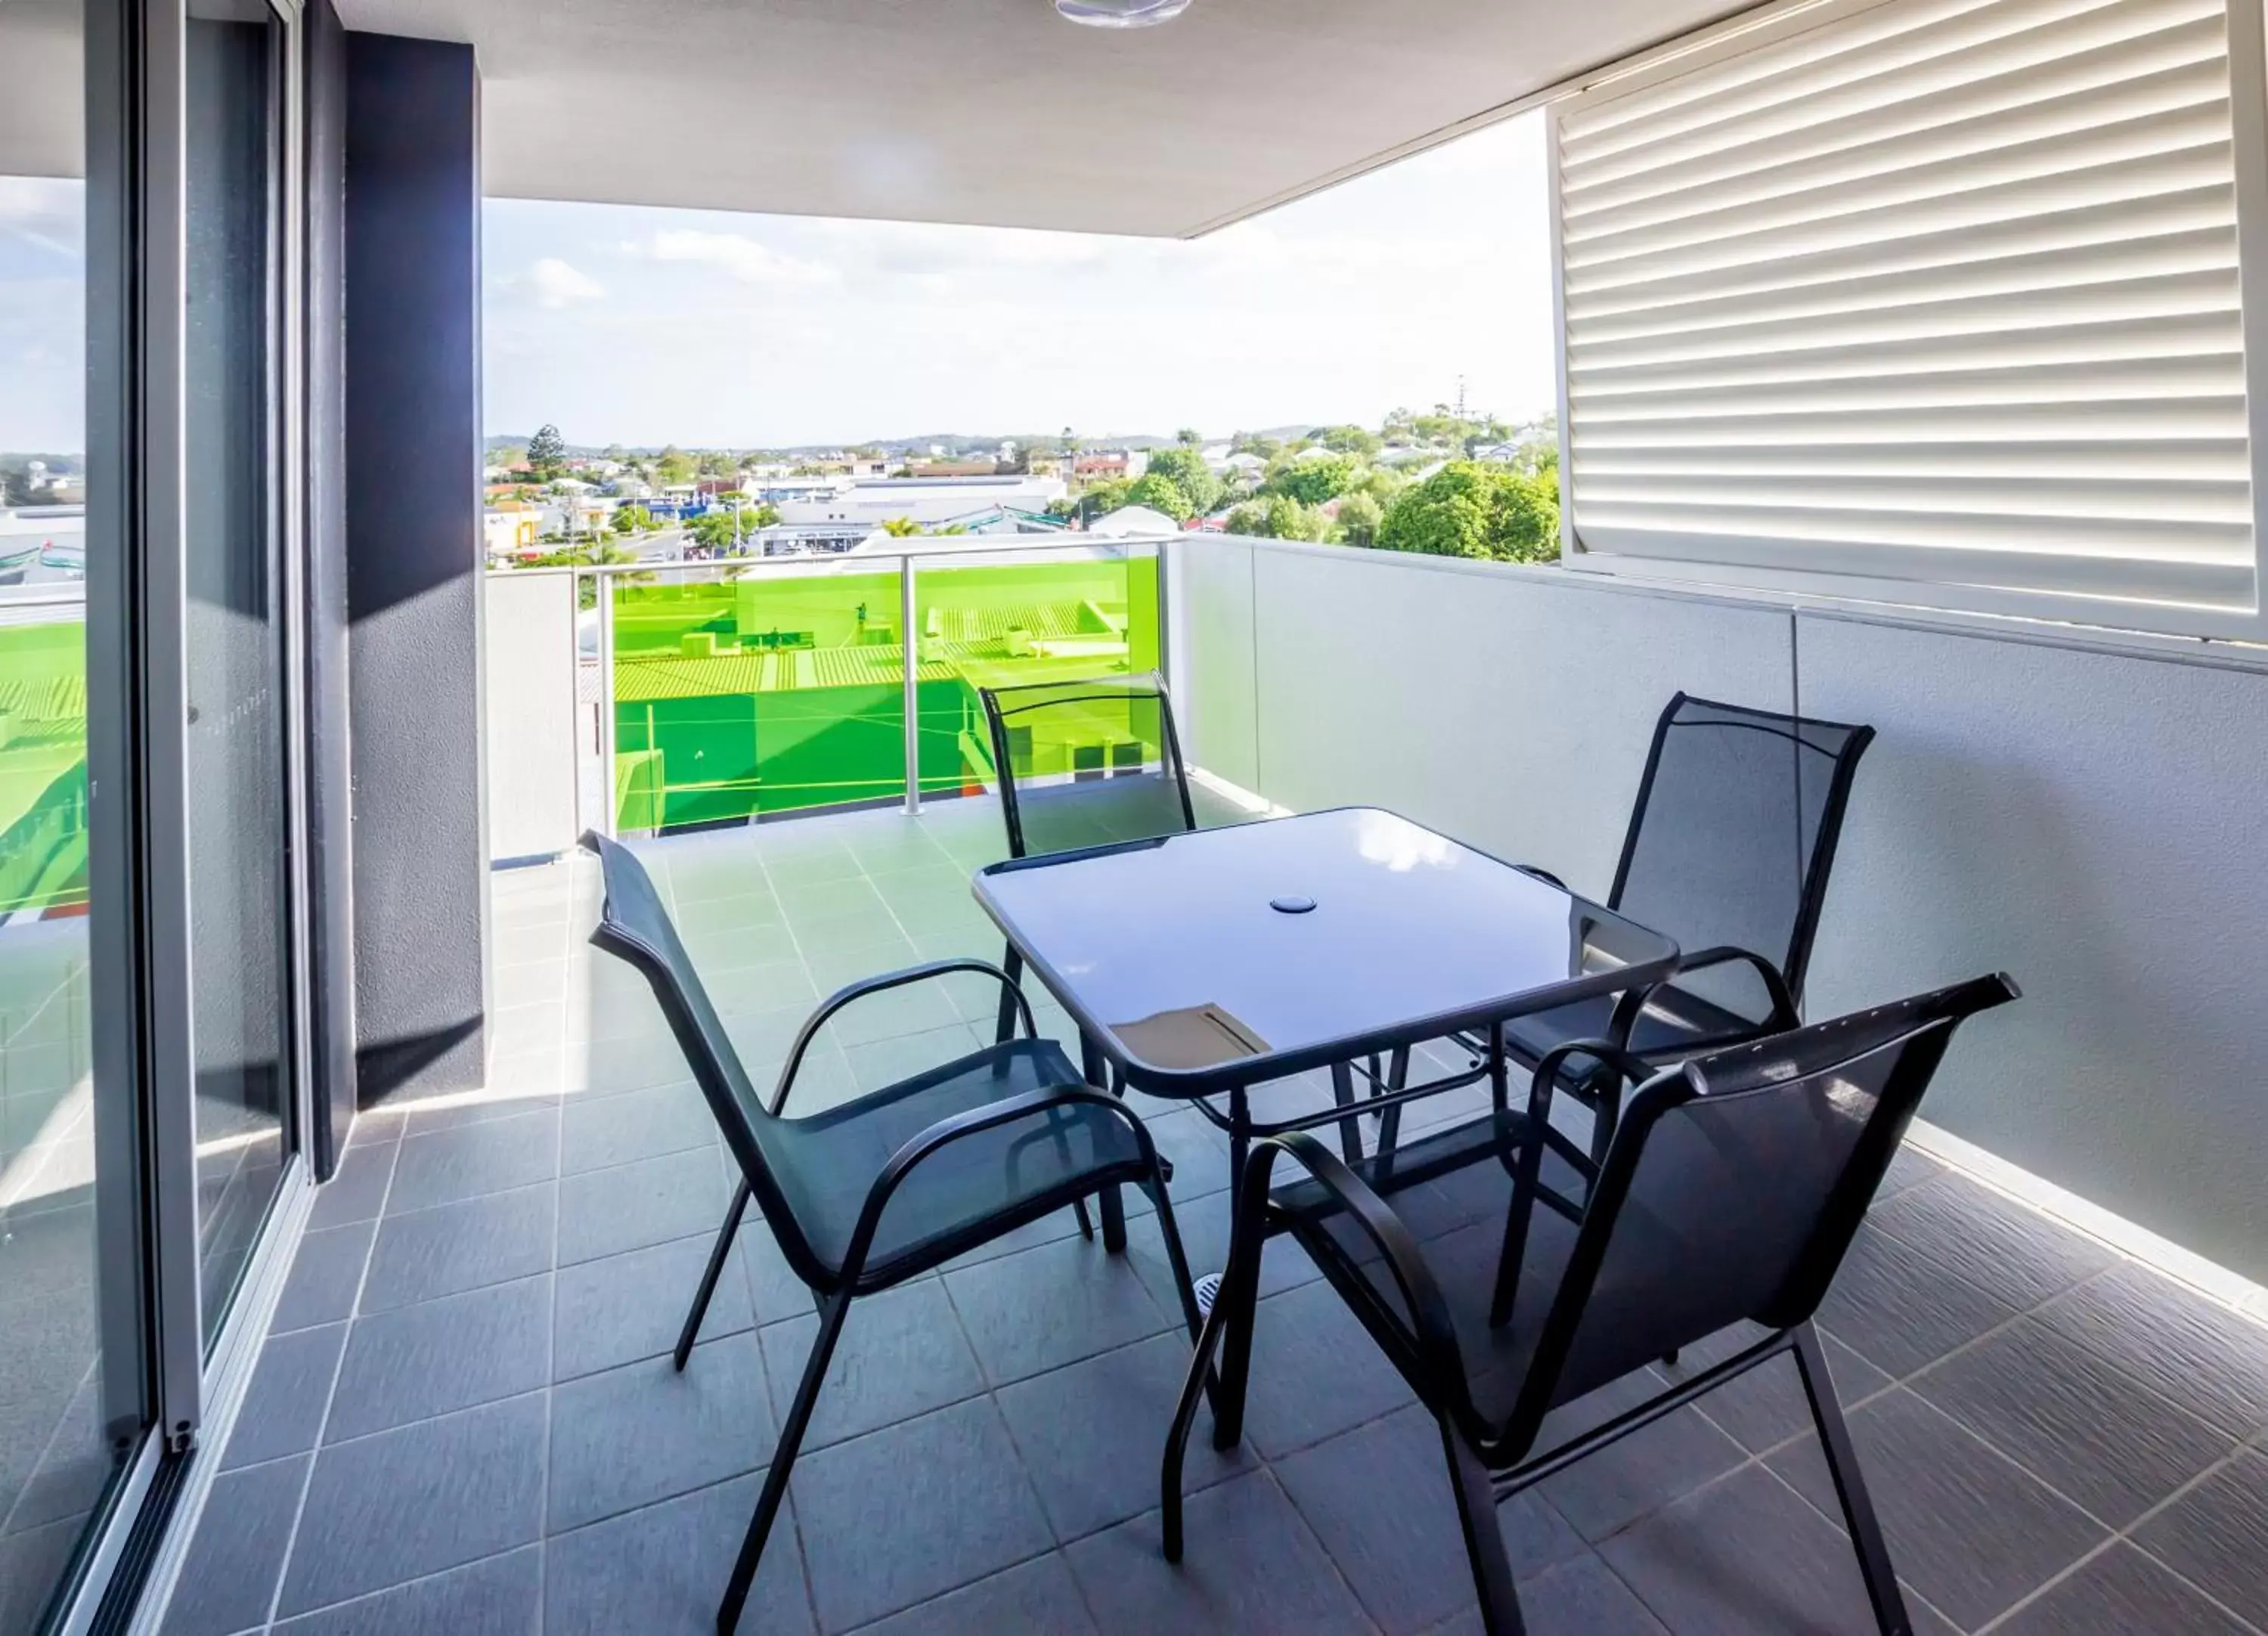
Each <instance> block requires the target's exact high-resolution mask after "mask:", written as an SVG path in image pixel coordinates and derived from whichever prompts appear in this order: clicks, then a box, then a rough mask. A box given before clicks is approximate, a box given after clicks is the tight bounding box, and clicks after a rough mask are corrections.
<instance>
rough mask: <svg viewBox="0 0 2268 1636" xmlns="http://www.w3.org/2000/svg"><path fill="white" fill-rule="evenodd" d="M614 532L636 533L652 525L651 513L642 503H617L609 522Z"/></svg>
mask: <svg viewBox="0 0 2268 1636" xmlns="http://www.w3.org/2000/svg"><path fill="white" fill-rule="evenodd" d="M609 526H610V527H613V529H614V531H615V533H616V534H636V533H637V532H638V530H640V529H641V528H644V529H651V528H652V527H653V513H652V512H650V511H648V510H646V508H645V507H644V506H643V505H617V506H616V507H615V515H614V518H613V520H612V522H611V524H610V525H609Z"/></svg>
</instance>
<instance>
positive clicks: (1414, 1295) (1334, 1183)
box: [1238, 1131, 1465, 1390]
mask: <svg viewBox="0 0 2268 1636" xmlns="http://www.w3.org/2000/svg"><path fill="white" fill-rule="evenodd" d="M1270 1148H1277V1149H1280V1150H1281V1151H1282V1152H1283V1153H1285V1154H1286V1155H1287V1156H1289V1157H1290V1158H1291V1159H1292V1161H1295V1162H1296V1163H1297V1164H1298V1165H1299V1166H1300V1168H1301V1169H1303V1170H1305V1171H1306V1172H1307V1174H1308V1175H1310V1176H1311V1177H1313V1178H1314V1182H1315V1184H1316V1185H1317V1186H1318V1187H1320V1188H1322V1190H1323V1191H1324V1192H1326V1193H1328V1194H1329V1195H1330V1197H1331V1198H1333V1199H1335V1200H1336V1201H1337V1203H1338V1205H1340V1207H1341V1208H1343V1209H1344V1210H1345V1212H1347V1214H1348V1216H1349V1217H1350V1218H1351V1219H1352V1220H1353V1221H1354V1222H1355V1223H1356V1225H1357V1226H1359V1227H1361V1228H1362V1231H1363V1235H1364V1236H1365V1237H1366V1238H1368V1239H1369V1240H1370V1242H1372V1244H1373V1245H1374V1246H1375V1247H1376V1248H1377V1249H1378V1253H1379V1254H1380V1255H1381V1256H1382V1257H1384V1259H1385V1262H1386V1265H1387V1269H1388V1271H1390V1272H1392V1273H1393V1274H1394V1282H1395V1286H1396V1287H1397V1288H1399V1289H1400V1290H1401V1292H1402V1301H1403V1306H1405V1307H1407V1308H1409V1311H1410V1323H1411V1336H1410V1338H1411V1339H1412V1340H1413V1341H1415V1342H1416V1343H1417V1346H1418V1353H1419V1357H1420V1361H1421V1362H1422V1363H1423V1365H1424V1367H1425V1369H1426V1371H1427V1373H1428V1374H1435V1375H1436V1378H1439V1379H1443V1380H1449V1381H1455V1382H1459V1383H1460V1384H1459V1389H1460V1390H1462V1389H1463V1386H1462V1382H1463V1381H1464V1379H1465V1368H1464V1360H1463V1357H1462V1352H1461V1351H1460V1349H1459V1348H1458V1345H1457V1331H1456V1326H1455V1325H1454V1323H1451V1322H1450V1320H1449V1306H1448V1302H1447V1301H1444V1300H1443V1299H1442V1298H1441V1287H1440V1285H1439V1284H1437V1283H1436V1282H1435V1281H1434V1279H1433V1271H1432V1268H1430V1267H1428V1266H1427V1265H1426V1264H1425V1256H1424V1255H1423V1254H1421V1253H1420V1252H1419V1250H1418V1241H1417V1240H1416V1239H1414V1238H1412V1237H1410V1229H1409V1228H1408V1227H1405V1226H1403V1222H1402V1218H1401V1217H1399V1216H1397V1215H1395V1213H1394V1212H1393V1210H1392V1209H1391V1208H1390V1207H1388V1205H1387V1203H1386V1201H1385V1200H1384V1199H1382V1198H1380V1197H1379V1196H1378V1194H1377V1193H1376V1192H1375V1191H1373V1190H1372V1188H1371V1186H1370V1184H1369V1183H1367V1182H1365V1181H1364V1180H1363V1179H1362V1178H1361V1177H1360V1176H1359V1175H1356V1174H1355V1173H1354V1172H1353V1170H1351V1168H1348V1166H1347V1164H1346V1161H1344V1160H1342V1159H1341V1158H1340V1157H1339V1156H1338V1155H1337V1153H1333V1152H1331V1150H1330V1149H1329V1148H1328V1147H1326V1146H1324V1145H1323V1144H1322V1143H1321V1142H1319V1141H1317V1140H1316V1139H1314V1137H1313V1136H1312V1135H1310V1134H1309V1133H1307V1131H1287V1132H1286V1133H1285V1134H1284V1135H1282V1136H1271V1137H1269V1138H1267V1139H1264V1140H1263V1141H1261V1142H1259V1143H1257V1144H1256V1145H1255V1146H1254V1147H1253V1150H1252V1156H1251V1157H1250V1158H1249V1159H1248V1160H1247V1161H1245V1183H1244V1190H1243V1194H1242V1198H1243V1201H1244V1205H1245V1207H1246V1208H1248V1209H1254V1208H1264V1207H1265V1205H1266V1200H1267V1197H1268V1169H1269V1165H1268V1158H1269V1155H1268V1153H1267V1150H1268V1149H1270ZM1238 1236H1239V1237H1240V1238H1241V1237H1242V1236H1243V1234H1242V1232H1241V1224H1240V1230H1239V1234H1238ZM1254 1242H1257V1238H1256V1237H1255V1241H1254ZM1442 1372H1446V1373H1442Z"/></svg>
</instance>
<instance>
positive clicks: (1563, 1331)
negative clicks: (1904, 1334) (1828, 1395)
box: [1506, 976, 2017, 1448]
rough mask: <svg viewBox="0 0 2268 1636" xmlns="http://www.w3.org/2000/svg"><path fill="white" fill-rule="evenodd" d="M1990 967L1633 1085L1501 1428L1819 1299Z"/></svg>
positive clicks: (1987, 985) (1509, 1434) (1516, 1432)
mask: <svg viewBox="0 0 2268 1636" xmlns="http://www.w3.org/2000/svg"><path fill="white" fill-rule="evenodd" d="M2016 994H2017V990H2016V986H2015V984H2014V983H2013V982H2011V981H2010V980H2009V979H2008V978H2007V976H1988V977H1978V978H1976V979H1973V980H1972V981H1970V982H1968V983H1963V984H1956V985H1955V986H1953V987H1951V988H1945V989H1940V990H1938V991H1935V992H1933V993H1929V994H1923V995H1919V996H1917V997H1916V998H1914V999H1905V1000H1900V1001H1898V1002H1897V1003H1896V1004H1895V1005H1889V1006H1878V1007H1876V1008H1875V1009H1874V1010H1872V1011H1866V1012H1859V1013H1854V1014H1852V1015H1851V1016H1848V1017H1842V1018H1837V1020H1835V1021H1831V1022H1823V1023H1817V1024H1814V1025H1813V1026H1811V1027H1809V1028H1798V1029H1795V1030H1793V1031H1792V1032H1789V1033H1786V1034H1782V1035H1776V1036H1774V1037H1772V1038H1771V1039H1767V1040H1760V1041H1757V1042H1756V1043H1754V1044H1751V1045H1743V1046H1738V1047H1734V1049H1732V1050H1725V1051H1720V1052H1717V1053H1714V1054H1712V1055H1711V1056H1708V1057H1705V1058H1696V1059H1695V1060H1693V1061H1690V1062H1688V1063H1686V1064H1685V1065H1683V1066H1682V1067H1680V1068H1677V1069H1675V1070H1673V1071H1671V1072H1667V1073H1663V1074H1661V1075H1658V1076H1656V1077H1655V1078H1654V1079H1653V1080H1648V1081H1647V1082H1646V1084H1645V1085H1644V1086H1642V1087H1639V1089H1638V1091H1637V1092H1636V1093H1635V1094H1633V1095H1632V1097H1631V1103H1630V1107H1629V1109H1628V1111H1627V1112H1626V1113H1625V1114H1624V1116H1623V1122H1622V1124H1620V1126H1618V1127H1617V1129H1616V1132H1615V1138H1614V1143H1613V1146H1611V1147H1610V1148H1609V1150H1608V1153H1607V1159H1606V1163H1605V1165H1604V1166H1603V1167H1602V1169H1601V1171H1600V1175H1599V1179H1598V1181H1597V1183H1595V1184H1594V1188H1593V1190H1592V1193H1591V1198H1590V1201H1589V1203H1588V1205H1587V1207H1586V1209H1585V1211H1584V1212H1583V1220H1582V1224H1581V1226H1580V1227H1579V1228H1578V1229H1577V1232H1576V1234H1575V1242H1574V1248H1573V1249H1572V1253H1571V1254H1570V1256H1569V1258H1568V1262H1567V1266H1566V1270H1565V1274H1564V1276H1563V1278H1562V1279H1561V1282H1560V1285H1559V1287H1558V1289H1557V1292H1556V1293H1555V1294H1554V1296H1553V1298H1552V1303H1551V1307H1550V1312H1549V1314H1548V1315H1546V1317H1545V1318H1544V1320H1543V1327H1542V1330H1540V1332H1539V1333H1538V1336H1537V1338H1536V1346H1535V1353H1534V1355H1533V1360H1532V1361H1531V1363H1530V1365H1529V1367H1528V1374H1527V1376H1526V1379H1525V1381H1524V1382H1523V1384H1522V1386H1521V1392H1520V1395H1519V1398H1518V1405H1517V1407H1516V1409H1515V1411H1514V1412H1513V1419H1512V1424H1511V1426H1510V1427H1508V1428H1507V1429H1506V1439H1507V1441H1513V1442H1514V1443H1516V1444H1518V1445H1519V1446H1521V1447H1523V1448H1524V1447H1525V1446H1526V1441H1532V1440H1533V1438H1534V1436H1535V1431H1536V1429H1537V1427H1539V1426H1541V1425H1542V1423H1543V1416H1544V1415H1545V1414H1546V1413H1547V1412H1549V1411H1550V1409H1551V1408H1553V1407H1554V1406H1556V1405H1557V1404H1562V1403H1565V1402H1568V1401H1571V1400H1572V1399H1573V1398H1576V1397H1579V1396H1582V1395H1583V1394H1584V1393H1585V1392H1587V1391H1590V1390H1593V1389H1595V1388H1597V1387H1599V1386H1602V1385H1604V1384H1605V1383H1606V1382H1609V1381H1614V1380H1618V1379H1620V1378H1621V1377H1622V1376H1624V1375H1625V1374H1629V1373H1631V1371H1632V1370H1634V1369H1638V1368H1641V1367H1645V1366H1646V1364H1647V1363H1649V1362H1650V1361H1652V1360H1654V1359H1657V1358H1661V1357H1663V1356H1665V1355H1667V1354H1668V1353H1669V1352H1675V1351H1677V1350H1678V1349H1680V1348H1683V1347H1686V1346H1690V1345H1694V1344H1695V1343H1697V1342H1698V1341H1700V1340H1701V1339H1703V1338H1705V1337H1707V1336H1710V1335H1713V1334H1715V1333H1716V1332H1717V1331H1718V1330H1722V1329H1724V1328H1725V1327H1726V1326H1727V1325H1728V1324H1732V1323H1739V1322H1741V1321H1742V1320H1748V1321H1749V1322H1753V1323H1761V1324H1763V1325H1764V1326H1765V1327H1767V1328H1769V1329H1774V1330H1778V1329H1786V1328H1788V1327H1790V1326H1792V1325H1793V1324H1797V1323H1803V1322H1805V1321H1806V1320H1808V1318H1810V1316H1811V1315H1813V1313H1815V1311H1817V1309H1818V1307H1819V1303H1820V1301H1822V1300H1823V1299H1824V1298H1825V1296H1826V1293H1827V1288H1828V1286H1829V1284H1830V1283H1831V1282H1832V1281H1833V1279H1834V1277H1835V1273H1836V1270H1837V1268H1838V1267H1839V1266H1841V1264H1842V1262H1843V1257H1844V1255H1845V1252H1846V1251H1847V1250H1848V1249H1850V1247H1851V1241H1852V1237H1853V1235H1854V1234H1856V1233H1857V1232H1858V1230H1859V1223H1860V1221H1861V1220H1863V1219H1864V1217H1865V1215H1866V1212H1867V1205H1868V1204H1869V1203H1870V1202H1871V1201H1872V1200H1873V1198H1874V1190H1875V1189H1876V1188H1877V1187H1879V1186H1880V1185H1881V1180H1882V1176H1883V1174H1884V1173H1885V1172H1886V1171H1887V1170H1888V1169H1889V1164H1890V1160H1891V1158H1892V1157H1893V1155H1895V1154H1896V1152H1897V1146H1898V1143H1899V1141H1900V1139H1902V1138H1903V1137H1904V1134H1905V1130H1906V1126H1907V1124H1909V1123H1910V1122H1911V1120H1912V1118H1913V1115H1914V1109H1915V1108H1916V1107H1917V1106H1918V1104H1919V1102H1920V1101H1921V1097H1922V1093H1923V1092H1924V1091H1925V1090H1926V1089H1927V1088H1928V1087H1929V1081H1930V1078H1931V1076H1932V1075H1933V1074H1934V1073H1935V1072H1936V1071H1937V1065H1938V1063H1939V1062H1940V1059H1941V1058H1943V1056H1944V1054H1945V1048H1946V1044H1947V1043H1948V1041H1949V1040H1950V1039H1951V1038H1952V1036H1953V1031H1954V1029H1955V1028H1956V1027H1958V1026H1959V1024H1960V1023H1961V1021H1962V1020H1963V1019H1964V1018H1967V1017H1970V1016H1972V1015H1974V1014H1975V1013H1977V1012H1980V1011H1984V1010H1986V1009H1988V1008H1989V1007H1991V1006H1998V1005H2001V1004H2003V1003H2004V1002H2006V1001H2007V1000H2011V999H2015V998H2016Z"/></svg>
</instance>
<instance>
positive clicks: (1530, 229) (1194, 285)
mask: <svg viewBox="0 0 2268 1636" xmlns="http://www.w3.org/2000/svg"><path fill="white" fill-rule="evenodd" d="M81 192H82V189H81V187H80V184H78V183H77V182H71V181H47V180H41V179H33V178H25V177H0V450H25V451H28V450H52V451H57V452H62V453H77V452H78V451H80V450H81V449H83V448H84V446H85V430H84V425H83V421H84V416H85V335H84V324H85V313H84V307H85V301H84V294H83V285H84V281H85V247H84V239H85V234H84V230H83V223H82V217H83V214H84V210H83V203H82V199H81ZM1544 211H1545V191H1544V178H1543V143H1542V133H1541V126H1540V122H1539V121H1537V120H1536V119H1535V118H1533V117H1528V118H1523V119H1518V120H1513V121H1511V122H1507V123H1506V124H1503V125H1500V126H1497V127H1495V128H1493V129H1488V130H1484V131H1482V132H1479V133H1477V134H1476V135H1474V136H1468V137H1466V138H1464V139H1463V140H1462V141H1460V142H1457V143H1454V144H1449V145H1447V146H1446V147H1443V148H1440V149H1437V150H1435V151H1433V152H1432V153H1428V154H1424V155H1421V156H1419V157H1418V158H1413V159H1409V160H1405V161H1404V162H1403V163H1402V164H1400V165H1396V166H1392V167H1390V168H1388V169H1386V170H1383V171H1380V172H1377V173H1373V174H1372V175H1369V176H1366V177H1362V178H1360V179H1359V180H1357V181H1351V182H1349V183H1347V184H1345V185H1344V186H1343V187H1340V188H1333V189H1330V190H1329V191H1327V192H1324V193H1322V194H1318V195H1314V197H1312V198H1308V199H1305V200H1302V201H1300V203H1295V204H1291V205H1287V206H1285V207H1284V208H1283V209H1281V210H1276V211H1274V212H1271V213H1270V214H1269V215H1267V216H1263V217H1257V218H1256V219H1254V220H1251V221H1248V222H1245V223H1242V224H1240V225H1237V226H1234V227H1230V228H1226V229H1224V230H1222V231H1221V232H1217V233H1213V234H1211V235H1210V236H1208V237H1206V238H1204V239H1200V240H1193V241H1182V240H1161V239H1129V238H1115V237H1104V236H1101V235H1094V234H1084V233H1048V232H1026V231H1020V230H1013V229H1003V228H982V227H947V226H936V225H926V224H919V223H907V222H863V221H850V220H842V219H825V218H818V217H785V216H749V215H727V214H722V213H718V212H712V211H700V210H642V209H631V208H627V207H623V206H618V205H587V204H552V203H529V202H526V201H513V200H491V201H490V202H489V203H488V205H487V206H486V211H485V221H484V243H483V247H482V254H483V261H484V264H485V267H486V274H485V277H486V282H487V290H486V308H485V312H484V314H483V319H484V323H483V331H484V336H485V343H484V346H485V355H486V356H485V358H484V361H483V366H484V389H485V392H486V394H487V402H486V403H485V405H484V410H483V416H482V421H483V424H484V425H485V426H486V427H487V428H488V430H489V431H490V432H492V433H496V434H501V435H517V436H524V435H526V434H527V433H528V432H530V431H534V429H535V428H536V427H537V426H538V425H541V424H543V423H544V422H546V421H549V422H552V423H555V424H557V425H558V427H559V428H560V430H561V431H562V432H563V434H564V435H565V436H566V438H568V440H569V441H570V442H571V443H575V444H585V445H592V446H601V447H603V446H606V445H608V444H610V443H620V444H623V445H625V446H657V447H658V446H661V445H664V444H667V443H676V444H678V445H680V446H685V447H718V446H732V447H741V448H747V447H763V446H786V445H794V444H809V443H851V442H859V441H864V440H865V439H868V438H906V437H916V436H919V435H922V434H924V433H938V432H963V433H977V434H987V433H989V434H993V435H1001V436H1005V435H1011V434H1013V433H1015V432H1019V431H1024V432H1030V431H1060V430H1061V429H1062V428H1064V426H1070V427H1071V428H1072V429H1073V430H1074V431H1076V432H1077V433H1078V434H1079V437H1081V438H1084V439H1087V440H1089V441H1095V440H1101V439H1104V438H1108V437H1109V436H1111V435H1112V434H1114V433H1115V434H1118V435H1132V434H1137V433H1145V434H1150V435H1153V436H1160V437H1164V436H1170V435H1172V434H1173V433H1174V432H1175V431H1178V430H1179V429H1181V428H1182V427H1184V426H1193V427H1195V428H1197V430H1198V431H1201V432H1203V433H1204V434H1205V435H1206V436H1207V437H1208V438H1225V437H1226V436H1227V435H1228V434H1229V433H1231V432H1233V431H1238V430H1240V429H1244V428H1254V429H1256V428H1260V427H1266V426H1285V425H1293V424H1298V425H1320V424H1331V423H1337V422H1340V421H1353V422H1357V423H1359V424H1364V425H1370V426H1375V425H1376V424H1378V423H1379V421H1380V420H1381V418H1382V417H1383V416H1385V415H1386V413H1387V412H1388V410H1389V409H1395V408H1397V407H1403V408H1410V409H1430V408H1431V407H1432V405H1433V404H1435V403H1437V402H1452V401H1454V398H1455V396H1456V393H1457V385H1458V378H1459V377H1460V376H1461V375H1462V376H1463V377H1464V378H1465V382H1466V387H1465V390H1466V394H1467V402H1468V403H1469V405H1470V406H1471V407H1472V408H1474V409H1480V410H1486V411H1489V412H1491V413H1494V414H1496V415H1499V416H1502V417H1504V418H1505V419H1507V420H1513V421H1518V420H1524V419H1527V418H1528V417H1530V416H1535V415H1540V414H1542V413H1543V412H1544V411H1545V410H1547V409H1549V408H1550V405H1551V402H1552V398H1553V384H1552V347H1551V308H1550V251H1549V246H1548V243H1547V240H1546V237H1545V218H1544Z"/></svg>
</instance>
